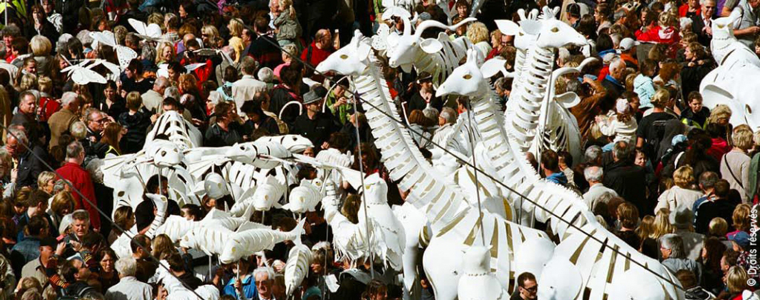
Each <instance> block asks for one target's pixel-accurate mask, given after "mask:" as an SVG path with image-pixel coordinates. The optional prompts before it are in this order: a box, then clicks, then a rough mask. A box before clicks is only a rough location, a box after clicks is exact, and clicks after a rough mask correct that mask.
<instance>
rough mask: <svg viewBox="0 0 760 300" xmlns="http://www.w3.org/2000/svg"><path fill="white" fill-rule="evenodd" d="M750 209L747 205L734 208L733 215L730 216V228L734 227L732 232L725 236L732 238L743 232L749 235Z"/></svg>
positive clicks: (743, 204)
mask: <svg viewBox="0 0 760 300" xmlns="http://www.w3.org/2000/svg"><path fill="white" fill-rule="evenodd" d="M751 211H752V208H751V207H750V205H749V204H746V203H742V204H739V205H737V206H736V208H734V213H733V215H732V216H731V222H732V224H731V226H732V227H734V229H735V230H734V231H732V232H729V233H728V234H726V236H732V235H735V234H736V233H738V232H739V231H745V232H747V233H749V228H750V213H751Z"/></svg>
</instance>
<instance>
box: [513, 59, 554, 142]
mask: <svg viewBox="0 0 760 300" xmlns="http://www.w3.org/2000/svg"><path fill="white" fill-rule="evenodd" d="M553 61H554V54H553V51H552V50H551V49H545V48H540V47H532V48H531V49H530V50H528V56H527V58H526V59H525V61H524V62H523V64H522V67H521V69H522V71H521V72H520V77H519V78H518V79H517V81H519V83H518V85H517V90H514V89H513V90H512V95H513V97H510V99H509V100H510V101H509V102H510V103H509V105H507V117H508V122H506V123H507V129H508V130H509V132H510V133H511V134H512V135H513V136H514V137H515V138H516V141H515V142H516V143H517V144H518V146H519V148H520V149H521V151H522V152H526V151H528V149H529V148H530V145H531V144H532V143H533V139H534V138H535V129H536V127H538V119H539V113H540V109H541V103H542V100H543V97H544V93H545V92H546V88H547V84H548V82H549V77H550V75H551V72H552V63H553Z"/></svg>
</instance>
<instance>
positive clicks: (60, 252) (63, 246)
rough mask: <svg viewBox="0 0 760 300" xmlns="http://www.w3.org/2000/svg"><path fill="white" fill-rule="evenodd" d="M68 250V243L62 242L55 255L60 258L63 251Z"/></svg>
mask: <svg viewBox="0 0 760 300" xmlns="http://www.w3.org/2000/svg"><path fill="white" fill-rule="evenodd" d="M64 250H66V243H64V242H60V243H58V246H56V248H55V254H56V255H58V256H61V255H63V251H64Z"/></svg>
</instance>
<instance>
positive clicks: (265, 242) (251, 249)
mask: <svg viewBox="0 0 760 300" xmlns="http://www.w3.org/2000/svg"><path fill="white" fill-rule="evenodd" d="M305 221H306V220H305V219H302V220H301V221H300V222H298V225H297V226H296V228H294V229H293V230H291V231H289V232H282V231H279V230H271V229H270V230H267V229H251V230H246V231H241V232H235V233H233V234H230V235H227V236H225V241H226V242H225V243H223V245H224V246H223V251H222V252H221V254H220V256H219V260H220V261H221V262H222V263H225V264H228V263H232V262H236V261H238V260H240V259H241V258H243V257H247V256H251V255H254V254H255V253H256V252H259V251H262V250H272V248H274V245H276V244H278V243H281V242H283V241H286V240H290V241H295V240H296V239H299V238H300V237H301V235H302V234H304V231H303V224H304V222H305Z"/></svg>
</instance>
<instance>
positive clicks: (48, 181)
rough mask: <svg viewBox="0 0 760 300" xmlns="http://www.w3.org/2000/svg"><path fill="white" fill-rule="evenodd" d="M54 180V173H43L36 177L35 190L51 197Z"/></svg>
mask: <svg viewBox="0 0 760 300" xmlns="http://www.w3.org/2000/svg"><path fill="white" fill-rule="evenodd" d="M55 178H56V175H55V173H53V172H50V171H43V172H42V173H40V175H39V176H37V188H39V189H40V190H42V191H43V192H45V193H47V194H48V195H52V194H53V187H55Z"/></svg>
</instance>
